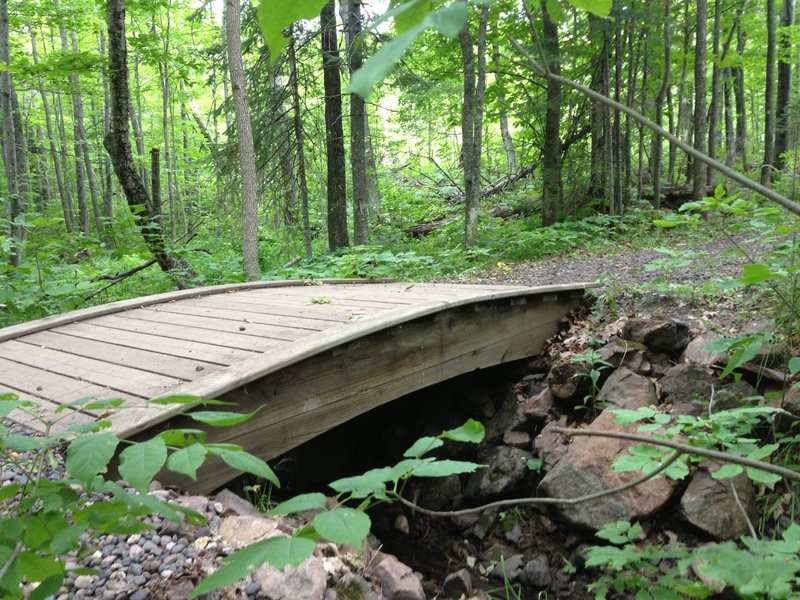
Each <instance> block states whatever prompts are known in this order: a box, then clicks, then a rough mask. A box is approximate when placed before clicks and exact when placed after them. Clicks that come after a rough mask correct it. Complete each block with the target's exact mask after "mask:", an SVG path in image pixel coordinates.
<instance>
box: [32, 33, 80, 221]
mask: <svg viewBox="0 0 800 600" xmlns="http://www.w3.org/2000/svg"><path fill="white" fill-rule="evenodd" d="M30 32H31V57H32V58H33V65H34V67H38V66H39V52H38V50H37V48H36V34H35V33H34V30H33V27H31V28H30ZM36 84H37V87H38V89H39V96H40V97H41V100H42V109H43V110H44V121H45V126H46V128H47V141H48V143H49V146H50V157H51V160H52V161H53V169H54V170H55V173H56V186H57V187H58V194H59V197H60V199H61V211H62V214H63V215H64V227H65V228H66V230H67V233H72V232H73V230H74V225H73V223H72V198H71V197H70V194H69V186H68V185H67V182H66V181H65V180H64V175H63V173H62V172H61V160H60V159H59V156H58V150H57V149H56V138H55V134H54V132H53V118H52V115H51V113H50V102H49V101H48V99H47V94H46V93H45V90H44V81H43V80H42V77H41V76H37V77H36Z"/></svg>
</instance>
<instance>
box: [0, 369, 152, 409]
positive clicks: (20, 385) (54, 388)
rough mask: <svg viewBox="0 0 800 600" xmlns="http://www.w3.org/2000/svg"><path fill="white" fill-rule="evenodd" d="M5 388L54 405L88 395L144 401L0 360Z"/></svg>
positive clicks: (1, 382)
mask: <svg viewBox="0 0 800 600" xmlns="http://www.w3.org/2000/svg"><path fill="white" fill-rule="evenodd" d="M6 386H7V387H9V388H13V389H15V390H20V391H22V392H25V393H26V394H30V395H31V396H36V397H37V398H44V399H46V400H50V401H52V402H55V403H56V404H64V403H66V402H72V401H73V400H78V399H80V398H85V397H87V396H88V397H92V398H95V399H98V400H100V399H105V398H123V399H125V400H132V401H141V400H143V397H142V396H138V395H133V394H126V393H124V392H121V391H119V390H116V389H112V388H108V387H103V386H99V385H96V384H93V383H88V382H86V381H81V380H80V379H74V378H72V377H65V376H64V375H59V374H58V373H50V372H48V371H43V370H41V369H37V368H35V367H30V366H28V365H23V364H21V363H18V362H13V361H10V360H6V359H5V358H0V389H5V388H6Z"/></svg>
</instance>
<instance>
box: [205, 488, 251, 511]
mask: <svg viewBox="0 0 800 600" xmlns="http://www.w3.org/2000/svg"><path fill="white" fill-rule="evenodd" d="M214 502H215V503H217V502H218V503H219V504H220V505H221V506H222V511H221V514H223V515H224V514H228V513H233V514H235V515H239V516H246V517H260V516H261V513H260V512H259V511H258V509H256V507H255V506H253V505H252V504H251V503H250V502H248V501H247V500H245V499H244V498H242V497H240V496H237V495H236V494H234V493H233V492H232V491H230V490H228V489H224V490H222V491H221V492H220V493H219V494H217V495H216V496H215V497H214Z"/></svg>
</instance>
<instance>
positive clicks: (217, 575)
mask: <svg viewBox="0 0 800 600" xmlns="http://www.w3.org/2000/svg"><path fill="white" fill-rule="evenodd" d="M315 547H316V544H315V543H314V542H313V541H312V540H309V539H306V538H302V537H294V538H288V537H274V538H270V539H268V540H262V541H260V542H256V543H254V544H250V545H249V546H246V547H244V548H242V549H241V550H239V551H237V552H234V553H233V554H231V555H230V556H227V557H225V558H223V559H222V560H223V563H224V564H223V565H222V567H220V568H219V569H217V570H216V571H214V572H213V573H212V574H211V575H209V576H208V577H206V578H205V579H203V580H202V581H200V582H199V583H198V584H197V586H196V587H195V588H194V590H192V594H191V596H189V598H197V597H198V596H202V595H203V594H207V593H209V592H212V591H214V590H217V589H219V588H221V587H224V586H226V585H229V584H231V583H234V582H236V581H239V580H240V579H243V578H244V577H246V576H247V575H249V574H250V573H252V572H253V571H255V570H256V569H257V568H258V567H260V566H261V565H263V564H265V563H267V564H270V565H272V566H273V567H275V568H276V569H279V570H281V569H283V568H284V567H285V566H286V565H291V566H293V567H296V566H297V565H299V564H300V563H301V562H303V561H304V560H305V559H306V558H308V557H309V556H311V554H313V552H314V548H315Z"/></svg>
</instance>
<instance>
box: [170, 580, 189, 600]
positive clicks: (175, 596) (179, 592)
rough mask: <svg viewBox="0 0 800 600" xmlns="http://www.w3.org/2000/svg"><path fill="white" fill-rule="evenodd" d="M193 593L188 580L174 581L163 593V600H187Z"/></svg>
mask: <svg viewBox="0 0 800 600" xmlns="http://www.w3.org/2000/svg"><path fill="white" fill-rule="evenodd" d="M193 591H194V584H193V583H192V582H191V581H189V580H188V579H183V580H181V581H176V582H175V583H174V584H172V585H171V586H169V587H168V588H167V590H166V592H165V593H164V600H187V598H188V597H189V596H191V595H192V592H193Z"/></svg>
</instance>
